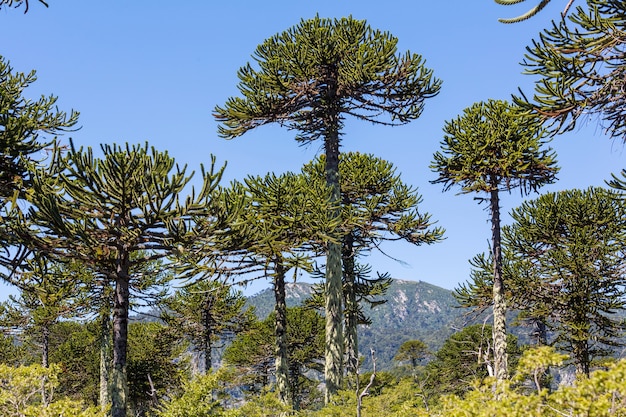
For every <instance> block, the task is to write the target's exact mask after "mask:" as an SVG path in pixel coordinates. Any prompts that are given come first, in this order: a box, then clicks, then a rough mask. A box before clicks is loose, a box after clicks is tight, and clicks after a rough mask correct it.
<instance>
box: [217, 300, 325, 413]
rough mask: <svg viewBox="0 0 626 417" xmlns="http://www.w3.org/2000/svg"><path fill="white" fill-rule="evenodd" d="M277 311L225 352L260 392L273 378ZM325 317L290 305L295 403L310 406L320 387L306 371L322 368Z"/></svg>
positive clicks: (289, 339)
mask: <svg viewBox="0 0 626 417" xmlns="http://www.w3.org/2000/svg"><path fill="white" fill-rule="evenodd" d="M274 320H275V319H274V314H270V315H269V316H268V317H267V318H266V319H265V320H264V321H263V322H260V323H257V325H255V326H252V328H251V329H250V330H248V331H246V332H244V333H242V334H240V335H238V336H237V337H236V338H235V340H233V343H232V344H231V345H230V346H229V347H228V348H226V351H225V352H224V361H225V362H226V363H227V364H230V365H233V366H236V367H237V368H238V369H239V370H240V375H239V378H240V382H242V383H244V384H246V385H247V387H246V388H247V389H248V390H250V391H252V392H257V393H258V392H261V391H262V388H263V387H268V386H269V383H270V381H271V377H272V375H271V370H272V369H273V363H274V362H273V357H274V344H275V335H274ZM323 356H324V320H323V319H322V317H320V316H319V314H317V313H316V312H315V311H312V310H307V309H304V308H302V307H293V308H288V309H287V357H288V358H289V378H290V385H291V388H292V390H291V392H292V396H293V398H292V403H293V404H294V406H295V407H296V408H298V405H302V406H311V405H312V404H311V403H314V402H315V400H316V398H317V390H316V389H315V386H314V384H311V383H310V380H309V377H308V376H307V372H308V371H310V370H314V371H317V372H321V371H322V363H321V358H323Z"/></svg>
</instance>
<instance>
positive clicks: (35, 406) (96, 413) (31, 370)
mask: <svg viewBox="0 0 626 417" xmlns="http://www.w3.org/2000/svg"><path fill="white" fill-rule="evenodd" d="M58 373H59V368H57V367H56V366H51V367H50V368H44V367H42V366H41V365H30V366H20V367H18V368H13V367H10V366H7V365H3V364H0V415H2V416H4V417H57V416H61V415H62V416H64V417H65V416H66V417H104V416H105V415H106V413H105V412H103V411H101V410H100V408H99V407H85V406H84V405H83V404H82V402H79V401H73V400H70V399H67V398H61V399H58V400H56V399H53V393H54V389H55V387H56V386H57V385H58V380H57V375H58Z"/></svg>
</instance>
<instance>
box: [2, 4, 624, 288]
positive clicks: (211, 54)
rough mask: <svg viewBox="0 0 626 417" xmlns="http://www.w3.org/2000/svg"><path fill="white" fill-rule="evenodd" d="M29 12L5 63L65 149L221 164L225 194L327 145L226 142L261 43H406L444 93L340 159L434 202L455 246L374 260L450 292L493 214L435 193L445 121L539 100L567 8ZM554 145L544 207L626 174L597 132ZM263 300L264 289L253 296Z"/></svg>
mask: <svg viewBox="0 0 626 417" xmlns="http://www.w3.org/2000/svg"><path fill="white" fill-rule="evenodd" d="M30 3H31V5H30V11H29V12H28V14H23V12H22V10H14V9H6V8H5V9H3V10H0V39H2V42H0V55H3V56H4V57H5V58H6V59H8V60H9V61H10V62H11V65H12V66H13V67H14V69H15V70H17V71H23V72H26V71H30V70H31V69H35V70H36V71H37V74H38V81H37V82H36V83H35V84H34V85H33V86H32V87H31V88H30V90H29V91H28V93H27V95H28V96H30V97H33V98H35V97H37V96H38V95H39V94H46V95H48V94H54V95H56V96H58V97H59V101H58V105H59V107H60V108H61V109H63V110H69V109H72V108H73V109H76V110H78V111H80V112H81V116H80V122H79V123H80V125H81V126H82V128H81V129H80V130H79V131H77V132H74V133H72V134H71V135H69V136H71V137H72V138H73V139H74V141H75V143H76V144H77V145H79V146H91V147H93V148H94V149H99V144H101V143H113V142H116V143H125V142H130V143H143V142H145V141H148V142H149V143H150V145H152V146H154V147H156V148H157V149H159V150H167V151H168V152H169V153H170V154H171V155H172V156H174V157H175V158H176V160H177V161H178V162H179V163H180V164H188V165H189V167H190V168H192V169H197V168H198V167H199V165H200V164H201V163H205V164H206V163H209V161H210V155H211V154H214V155H215V156H216V157H217V161H218V163H220V164H222V163H224V162H227V163H228V166H227V169H226V178H225V180H226V181H229V180H231V179H242V178H243V177H245V176H246V175H248V174H254V175H263V174H265V173H267V172H270V171H273V172H276V173H281V172H285V171H298V170H299V169H300V167H301V166H302V165H303V164H305V163H307V162H308V161H310V160H311V159H313V158H315V156H316V155H318V154H319V153H320V152H321V144H312V145H310V146H308V147H300V146H298V144H297V143H296V142H295V141H294V140H293V132H288V131H286V130H284V129H280V128H279V127H272V126H266V127H262V128H259V129H258V130H256V131H252V132H249V133H247V134H246V135H244V136H243V137H240V138H238V139H234V140H231V141H226V140H224V139H220V138H219V137H218V136H217V134H216V131H217V129H216V123H215V121H214V119H213V117H212V114H211V113H212V110H213V108H214V107H215V105H216V104H223V103H224V101H225V100H226V99H227V98H228V97H229V96H232V95H237V94H238V90H237V87H236V85H237V81H238V80H237V75H236V73H237V70H238V69H239V67H241V66H242V65H244V64H245V63H246V62H248V61H249V60H250V56H251V54H252V53H253V51H254V49H255V47H256V46H257V45H258V44H259V43H261V42H262V41H263V40H264V39H265V38H267V37H269V36H272V35H274V34H275V33H277V32H280V31H282V30H285V29H287V28H289V27H291V26H293V25H295V24H297V23H298V22H299V21H300V19H301V18H311V17H314V16H315V15H316V14H319V15H320V16H321V17H333V18H334V17H343V16H348V15H352V16H353V17H354V18H358V19H365V20H367V22H368V23H369V24H370V25H371V26H372V27H374V28H376V29H380V30H385V31H389V32H390V33H392V34H393V35H395V36H397V37H398V38H399V45H398V47H399V51H400V52H404V51H406V50H410V51H411V52H415V53H419V54H421V55H422V56H423V57H424V58H425V60H426V65H427V66H428V67H430V68H432V69H433V70H434V73H435V75H436V76H437V77H438V78H440V79H442V80H443V86H442V90H441V93H440V94H439V95H438V96H437V97H435V98H433V99H430V100H428V101H427V102H426V105H425V110H424V113H423V115H422V116H421V118H420V119H418V120H416V121H414V122H412V123H410V124H409V125H406V126H402V127H395V128H389V127H380V126H372V125H371V124H368V123H361V122H356V121H349V122H348V123H347V125H346V128H345V130H344V138H343V142H342V150H343V151H357V150H358V151H361V152H367V153H372V154H374V155H376V156H378V157H381V158H384V159H387V160H389V161H391V162H392V163H393V164H394V165H395V166H396V168H397V172H398V173H399V174H401V176H402V178H403V180H404V182H406V183H407V184H411V185H413V186H415V187H417V188H418V189H419V192H420V193H421V194H422V195H423V202H422V205H421V210H423V211H426V212H429V213H431V214H432V217H433V219H434V220H437V221H438V225H440V226H442V227H444V228H445V229H446V240H445V241H444V242H442V243H439V244H435V245H432V246H423V247H414V246H412V245H409V244H402V243H394V244H390V245H385V246H383V248H384V250H385V251H386V252H387V253H388V254H389V255H391V256H392V257H393V258H396V259H397V260H399V261H394V260H391V259H389V258H388V257H385V256H382V255H372V256H371V257H370V258H369V259H368V262H370V263H371V264H372V265H373V269H374V270H377V271H380V272H385V271H387V272H389V273H390V274H391V276H393V277H394V278H399V279H407V280H422V281H426V282H429V283H432V284H435V285H439V286H442V287H444V288H448V289H452V288H454V287H455V286H456V285H457V284H458V283H460V282H463V281H465V280H467V279H468V276H469V271H470V267H469V264H468V259H470V258H471V257H473V256H474V255H475V254H477V253H479V252H482V251H485V250H487V248H488V240H489V237H490V226H489V223H488V221H489V218H488V215H487V212H486V211H485V206H483V205H478V204H477V202H476V201H475V200H474V199H473V196H472V195H456V193H455V191H449V192H446V193H443V192H442V187H441V185H433V184H430V182H429V181H431V180H433V179H434V178H435V177H436V176H435V174H434V173H433V172H431V170H430V169H429V164H430V162H431V160H432V156H433V153H434V152H436V151H437V150H438V149H439V147H440V141H441V139H442V127H443V125H444V122H445V121H446V120H450V119H452V118H454V117H456V116H457V115H458V114H460V113H461V112H462V111H463V109H464V108H466V107H468V106H470V105H472V104H473V103H475V102H478V101H482V100H487V99H490V98H494V99H509V98H510V96H511V94H512V93H515V92H516V91H517V88H518V87H521V88H522V89H523V90H524V91H525V92H531V90H532V82H533V78H532V77H531V76H529V75H524V74H522V71H523V68H522V67H521V65H519V62H520V61H521V60H522V59H523V54H524V52H525V47H526V45H529V44H530V43H531V40H532V38H533V37H537V35H538V33H539V32H540V30H541V29H542V28H544V27H547V26H548V25H549V24H550V20H551V19H552V18H555V19H556V18H558V17H559V13H560V12H561V8H562V7H563V6H564V4H562V3H564V2H552V3H554V4H551V5H550V6H548V7H547V8H546V9H545V10H544V11H543V12H542V13H541V14H540V15H539V16H537V17H536V18H534V19H532V20H530V21H527V22H523V23H520V24H516V25H504V24H501V23H498V21H497V18H498V17H510V16H514V15H518V14H521V13H522V12H524V11H525V10H526V9H527V8H528V7H530V5H532V4H534V3H533V2H530V3H528V2H527V3H528V4H524V3H523V4H521V5H519V6H509V7H504V6H499V5H497V4H496V3H495V2H493V0H472V1H468V0H439V1H424V0H417V1H415V0H413V1H387V2H374V1H369V0H361V1H358V2H357V1H347V0H334V1H332V0H323V1H293V0H292V1H282V0H281V1H275V0H274V1H265V2H258V1H230V2H205V1H199V0H198V1H187V2H176V1H168V2H166V1H152V2H148V1H120V0H112V1H107V2H95V1H78V0H62V1H61V0H50V1H49V2H48V3H49V5H50V7H49V8H45V7H43V6H42V5H40V4H39V3H38V2H37V1H36V0H30ZM576 3H578V4H580V3H583V2H582V1H581V0H577V2H576ZM576 3H575V4H576ZM66 139H67V137H65V138H64V140H66ZM551 146H552V147H553V148H554V149H555V150H556V152H557V157H558V161H559V164H560V166H561V172H560V174H559V181H558V182H557V183H555V184H554V185H551V186H547V187H544V188H543V189H542V192H545V191H554V190H560V189H568V188H585V187H588V186H591V185H604V181H605V180H606V179H608V178H610V176H611V173H618V172H619V171H620V170H621V169H622V168H623V167H626V164H624V161H625V158H624V148H623V145H622V143H621V142H615V141H612V140H610V139H608V138H607V137H605V136H604V135H603V133H602V129H601V127H600V126H599V125H598V123H597V122H594V121H592V122H590V123H588V124H587V125H585V126H582V127H580V128H578V129H577V130H576V131H574V132H571V133H568V134H567V135H562V136H559V137H557V138H556V139H555V140H554V141H553V142H552V143H551ZM532 197H533V196H530V198H532ZM520 202H521V199H520V196H519V193H516V192H515V191H513V193H512V194H511V195H507V196H505V197H504V198H503V201H502V212H503V214H504V215H503V221H504V223H507V222H508V220H509V219H508V216H507V215H506V213H508V212H509V211H510V209H511V208H513V207H515V206H517V205H519V203H520ZM262 285H267V284H260V285H257V286H255V287H254V289H255V290H256V289H259V288H261V287H262ZM2 291H3V292H4V294H6V291H7V290H6V289H0V292H2ZM0 298H3V297H2V293H0Z"/></svg>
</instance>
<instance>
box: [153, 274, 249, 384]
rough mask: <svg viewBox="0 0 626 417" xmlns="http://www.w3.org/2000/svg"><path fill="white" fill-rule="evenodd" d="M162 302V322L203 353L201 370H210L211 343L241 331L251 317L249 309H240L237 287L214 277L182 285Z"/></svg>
mask: <svg viewBox="0 0 626 417" xmlns="http://www.w3.org/2000/svg"><path fill="white" fill-rule="evenodd" d="M163 304H164V307H165V311H164V312H163V318H164V320H165V322H166V323H168V324H169V325H170V326H171V327H172V328H174V329H176V331H179V332H181V333H182V334H184V335H185V336H186V337H187V338H188V339H189V341H191V343H192V347H193V349H194V350H195V351H197V352H199V353H200V354H202V355H203V356H204V363H203V366H202V370H201V371H202V373H203V374H206V373H208V372H209V371H210V370H211V366H212V349H213V345H214V343H215V342H216V341H218V340H219V339H220V338H224V337H226V336H228V335H232V334H236V333H239V332H241V331H243V330H244V329H245V328H246V327H248V325H249V323H250V322H251V321H252V319H253V311H252V309H250V308H247V309H244V307H245V304H246V299H245V297H244V296H243V294H242V293H241V291H235V290H233V289H232V287H231V286H229V285H226V284H223V283H220V282H217V281H211V280H202V281H198V282H195V283H193V284H190V285H186V286H184V287H182V288H180V289H179V290H178V291H176V293H175V294H174V295H172V296H171V297H168V298H167V299H165V300H164V302H163Z"/></svg>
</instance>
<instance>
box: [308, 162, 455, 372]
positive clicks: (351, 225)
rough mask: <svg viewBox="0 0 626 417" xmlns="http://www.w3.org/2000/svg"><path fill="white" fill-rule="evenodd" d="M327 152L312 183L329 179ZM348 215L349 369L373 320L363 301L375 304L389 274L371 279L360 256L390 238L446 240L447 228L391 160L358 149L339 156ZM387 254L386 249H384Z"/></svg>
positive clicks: (313, 169)
mask: <svg viewBox="0 0 626 417" xmlns="http://www.w3.org/2000/svg"><path fill="white" fill-rule="evenodd" d="M324 166H325V156H324V155H322V156H320V157H319V158H318V159H317V160H316V161H313V162H312V163H310V164H307V165H306V166H305V167H304V168H303V172H304V173H305V175H307V176H308V177H309V178H310V181H316V182H323V181H324ZM339 177H340V188H341V200H342V204H341V210H342V213H341V217H342V227H341V229H342V265H343V292H344V305H345V316H346V319H345V320H346V321H345V323H346V325H345V339H346V354H347V357H348V368H349V372H350V373H356V371H357V366H358V341H357V324H359V323H367V317H366V315H365V314H364V312H363V309H362V306H361V305H360V302H361V301H363V302H367V303H369V304H370V305H371V306H373V305H374V304H372V302H371V299H372V297H375V296H379V295H382V294H384V292H385V290H386V288H387V287H388V286H389V282H390V281H389V277H388V276H386V275H385V274H379V277H378V278H370V276H371V274H370V272H371V271H370V269H369V267H366V266H363V265H359V262H358V257H359V256H363V255H367V253H369V252H370V251H371V250H373V249H379V250H382V249H381V248H380V244H381V243H382V242H384V241H397V240H405V241H407V242H410V243H413V244H415V245H421V244H432V243H435V242H438V241H440V240H441V239H442V236H443V229H442V228H440V227H433V222H432V221H431V220H430V215H429V214H428V213H423V212H420V210H419V207H418V206H419V204H420V203H421V202H422V197H421V196H420V195H419V193H418V192H417V190H416V189H415V188H413V187H411V186H409V185H407V184H405V183H404V182H402V179H401V178H400V175H398V174H397V173H396V169H395V167H394V166H393V164H392V163H391V162H388V161H385V160H383V159H380V158H377V157H375V156H373V155H369V154H362V153H358V152H348V153H344V154H342V155H341V156H340V158H339ZM383 253H384V252H383Z"/></svg>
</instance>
